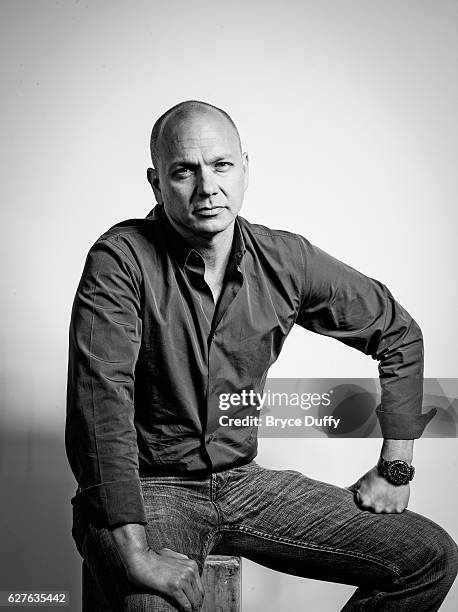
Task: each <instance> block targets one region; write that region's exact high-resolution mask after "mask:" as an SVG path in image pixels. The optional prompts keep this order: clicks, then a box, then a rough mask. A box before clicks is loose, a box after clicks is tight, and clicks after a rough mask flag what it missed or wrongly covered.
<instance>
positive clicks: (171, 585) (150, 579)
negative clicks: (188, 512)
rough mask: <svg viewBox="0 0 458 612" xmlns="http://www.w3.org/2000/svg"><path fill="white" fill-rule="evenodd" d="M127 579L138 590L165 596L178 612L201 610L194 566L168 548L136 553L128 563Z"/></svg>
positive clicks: (196, 572)
mask: <svg viewBox="0 0 458 612" xmlns="http://www.w3.org/2000/svg"><path fill="white" fill-rule="evenodd" d="M125 565H126V571H127V577H128V579H129V580H130V582H132V584H134V585H135V586H137V587H140V588H142V589H145V590H147V591H155V592H157V593H161V594H162V595H165V596H166V597H168V598H169V599H171V600H172V602H173V603H174V604H175V605H177V606H178V608H179V610H183V611H184V612H191V611H194V610H200V607H201V605H202V601H203V598H204V590H203V587H202V582H201V580H200V576H199V570H198V567H197V563H196V562H195V561H193V560H191V559H189V557H187V556H186V555H183V554H181V553H177V552H175V551H173V550H170V549H169V548H162V549H161V550H159V551H157V552H154V551H153V550H151V549H150V548H148V549H147V550H145V551H138V552H136V553H135V554H134V555H132V556H131V557H130V558H129V560H128V561H127V563H126V564H125Z"/></svg>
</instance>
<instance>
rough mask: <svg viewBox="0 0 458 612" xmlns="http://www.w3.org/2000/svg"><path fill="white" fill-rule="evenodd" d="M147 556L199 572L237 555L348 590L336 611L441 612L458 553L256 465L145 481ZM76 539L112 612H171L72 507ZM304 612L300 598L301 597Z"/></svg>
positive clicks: (338, 496) (286, 473) (429, 534)
mask: <svg viewBox="0 0 458 612" xmlns="http://www.w3.org/2000/svg"><path fill="white" fill-rule="evenodd" d="M141 482H142V489H143V496H144V501H145V507H146V513H147V518H148V524H147V525H146V527H145V528H146V535H147V539H148V543H149V545H150V546H151V547H152V548H153V549H156V550H158V549H161V548H164V547H167V548H171V549H172V550H175V551H177V552H181V553H184V554H186V555H188V556H189V557H190V558H191V559H194V560H195V561H196V562H197V563H198V565H199V570H200V571H202V568H203V564H204V560H205V557H206V555H207V554H209V553H210V552H212V553H219V554H231V555H240V556H243V557H246V558H248V559H251V560H253V561H255V562H257V563H260V564H262V565H265V566H267V567H270V568H273V569H276V570H280V571H282V572H286V573H289V574H294V575H297V576H303V577H310V578H314V579H321V580H327V581H333V582H340V583H345V584H351V585H355V586H357V587H358V588H357V589H356V591H355V593H354V594H353V596H352V597H351V598H350V600H349V601H348V602H347V603H346V605H345V606H344V608H343V610H344V611H345V612H350V611H353V610H358V611H361V610H377V611H381V610H384V611H387V612H388V611H395V610H396V612H407V611H409V612H411V611H412V610H415V612H426V611H433V610H438V609H439V607H440V605H441V602H442V601H443V599H444V597H445V595H446V594H447V592H448V590H449V589H450V587H451V585H452V583H453V580H454V578H455V576H456V573H457V565H458V561H457V547H456V545H455V543H454V541H453V540H452V539H451V538H450V536H449V535H448V534H447V533H446V532H445V531H444V530H443V529H442V528H441V527H439V526H438V525H436V524H435V523H433V522H432V521H430V520H429V519H427V518H425V517H423V516H420V515H418V514H416V513H414V512H411V511H409V510H406V511H404V512H403V513H402V514H374V513H371V512H368V511H364V510H361V509H360V508H359V507H358V506H357V505H356V503H355V501H354V496H353V494H352V493H351V492H349V491H347V490H346V489H342V488H339V487H336V486H333V485H330V484H325V483H322V482H319V481H317V480H313V479H311V478H308V477H307V476H304V475H303V474H301V473H300V472H297V471H294V470H270V469H266V468H263V467H261V466H260V465H258V464H257V463H256V462H255V461H252V462H251V463H249V464H247V465H244V466H241V467H237V468H232V469H229V470H226V471H222V472H219V473H214V474H212V475H209V476H208V477H204V478H194V477H192V476H185V477H177V476H161V477H153V478H149V477H148V478H142V479H141ZM73 537H74V539H75V542H76V545H77V548H78V550H79V552H80V554H81V555H82V557H83V558H84V559H85V560H86V562H87V563H88V565H89V567H90V569H91V570H92V573H93V574H94V576H95V577H96V579H97V581H98V583H99V584H100V586H101V588H102V590H103V592H104V593H105V596H106V598H107V600H108V601H109V602H110V605H111V606H112V609H113V610H115V611H123V612H128V611H129V612H130V611H133V610H136V611H146V610H148V611H172V610H175V608H174V607H173V606H172V605H171V604H170V603H167V602H166V601H165V600H164V599H163V598H162V597H161V596H159V595H154V594H148V593H139V592H138V589H136V588H135V587H134V586H133V585H131V584H130V583H129V582H128V580H127V578H126V574H125V570H124V567H123V565H122V562H121V560H120V557H119V554H118V552H117V549H116V546H115V544H114V541H113V539H112V535H111V532H110V530H108V529H105V528H100V529H98V528H95V527H94V526H92V525H89V524H87V523H85V521H84V519H83V517H82V516H81V514H80V513H79V512H78V511H76V510H74V524H73ZM304 602H305V603H304V608H303V609H304V610H306V609H307V593H306V592H305V593H304Z"/></svg>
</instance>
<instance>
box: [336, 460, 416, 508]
mask: <svg viewBox="0 0 458 612" xmlns="http://www.w3.org/2000/svg"><path fill="white" fill-rule="evenodd" d="M348 490H349V491H353V492H354V493H355V500H356V503H357V504H358V506H360V507H361V508H363V509H364V510H370V511H372V512H376V513H377V514H380V513H401V512H404V510H405V509H406V508H407V504H408V503H409V496H410V485H408V484H407V485H401V486H399V487H396V486H394V485H392V484H390V483H389V482H388V481H387V480H385V478H383V477H382V476H380V475H379V473H378V471H377V468H376V467H373V468H372V469H371V470H369V472H367V473H366V474H364V476H362V477H361V478H360V479H359V480H358V481H357V482H356V483H355V484H354V485H352V486H351V487H348Z"/></svg>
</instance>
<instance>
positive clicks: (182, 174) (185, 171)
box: [173, 168, 191, 178]
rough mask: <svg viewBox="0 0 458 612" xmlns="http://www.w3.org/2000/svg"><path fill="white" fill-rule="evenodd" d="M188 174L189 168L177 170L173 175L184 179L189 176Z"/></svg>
mask: <svg viewBox="0 0 458 612" xmlns="http://www.w3.org/2000/svg"><path fill="white" fill-rule="evenodd" d="M190 174H191V170H190V169H189V168H177V169H176V170H175V172H174V173H173V175H174V176H176V177H177V178H185V177H187V176H190Z"/></svg>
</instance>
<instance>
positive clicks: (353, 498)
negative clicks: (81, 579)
mask: <svg viewBox="0 0 458 612" xmlns="http://www.w3.org/2000/svg"><path fill="white" fill-rule="evenodd" d="M151 155H152V160H153V166H154V167H153V168H150V169H149V170H148V172H147V176H148V181H149V182H150V184H151V186H152V188H153V191H154V195H155V198H156V201H157V205H156V206H155V207H154V209H153V211H152V212H151V213H150V214H149V215H148V216H147V217H146V219H132V220H129V221H125V222H123V223H120V224H118V225H115V226H114V227H112V228H111V229H110V230H108V232H106V233H105V234H104V235H103V236H101V237H100V238H99V239H98V240H97V241H96V243H95V244H94V246H93V247H92V248H91V250H90V252H89V255H88V258H87V261H86V265H85V268H84V271H83V275H82V278H81V281H80V284H79V287H78V290H77V294H76V297H75V303H74V307H73V312H72V321H71V326H70V351H69V376H68V407H67V425H66V448H67V454H68V458H69V461H70V464H71V467H72V470H73V472H74V474H75V477H76V479H77V481H78V489H77V492H76V495H75V497H74V498H73V499H72V503H73V507H74V523H73V536H74V538H75V542H76V545H77V547H78V550H79V552H80V553H81V555H82V557H83V558H84V559H85V561H86V563H87V564H88V566H89V568H90V570H91V572H92V573H93V575H94V577H95V578H96V579H97V582H98V583H99V585H100V587H101V589H102V591H103V593H104V595H105V598H106V599H107V601H108V602H109V605H110V607H111V609H113V610H198V609H199V608H200V606H201V603H202V597H203V591H202V584H201V580H200V574H201V572H202V568H203V563H204V561H205V557H206V556H207V554H208V553H210V552H214V553H216V552H218V553H223V554H236V555H242V556H245V557H247V558H249V559H252V560H253V561H255V562H258V563H261V564H263V565H266V566H268V567H270V568H274V569H278V570H280V571H283V572H288V573H291V574H295V575H299V576H304V577H311V578H315V579H322V580H327V581H336V582H341V583H347V584H352V585H355V586H357V587H358V588H357V589H356V591H355V593H354V595H353V596H352V597H351V599H350V600H349V601H348V602H347V604H346V605H345V606H344V608H343V609H344V610H346V611H350V610H369V609H370V610H386V611H391V610H392V611H394V610H396V611H400V610H401V611H402V610H405V611H407V610H409V611H411V610H414V609H415V610H422V611H432V610H437V609H439V607H440V604H441V602H442V601H443V599H444V597H445V595H446V593H447V591H448V590H449V588H450V586H451V584H452V582H453V580H454V577H455V575H456V571H457V554H456V545H455V543H454V542H453V540H452V539H451V538H450V537H449V536H448V534H447V533H445V532H444V531H443V530H442V529H441V528H440V527H439V526H438V525H436V524H434V523H433V522H431V521H429V520H428V519H426V518H424V517H422V516H419V515H418V514H415V513H413V512H410V511H409V510H406V507H407V504H408V499H409V486H410V481H411V480H412V478H413V473H414V470H413V468H412V466H411V461H412V453H413V450H412V449H413V440H414V439H415V438H418V437H419V436H421V434H422V432H423V430H424V428H425V426H426V424H427V422H428V421H429V420H430V418H432V416H433V413H428V414H422V413H421V403H422V375H423V344H422V336H421V332H420V329H419V327H418V325H417V324H416V323H415V321H414V320H413V319H412V317H411V316H410V315H409V314H408V312H407V311H406V310H405V309H404V308H403V307H402V306H400V304H398V303H397V302H396V300H395V299H394V298H393V296H392V294H391V293H390V291H389V290H388V289H387V287H386V286H385V285H383V284H382V283H380V282H379V281H376V280H374V279H371V278H368V277H366V276H364V275H363V274H361V273H360V272H358V271H357V270H355V269H354V268H351V267H350V266H347V265H346V264H344V263H342V262H340V261H338V260H337V259H335V258H333V257H331V256H330V255H328V254H327V253H325V252H324V251H322V250H321V249H319V248H318V247H316V246H314V245H312V244H311V243H310V242H309V241H308V240H307V239H306V238H304V237H303V236H301V235H299V234H294V233H291V232H286V231H279V230H273V229H270V228H268V227H265V226H263V225H258V224H253V223H250V222H248V221H247V220H246V219H244V218H243V217H241V216H240V215H239V211H240V209H241V207H242V203H243V197H244V193H245V190H246V188H247V185H248V156H247V154H246V153H243V152H242V148H241V144H240V138H239V134H238V131H237V128H236V126H235V124H234V122H233V121H232V119H231V118H230V117H229V116H228V115H227V113H225V112H224V111H223V110H221V109H219V108H216V107H214V106H212V105H210V104H207V103H204V102H198V101H188V102H184V103H180V104H178V105H177V106H175V107H173V108H172V109H170V110H168V111H167V112H166V113H165V114H164V115H163V116H162V117H160V118H159V119H158V121H157V122H156V124H155V125H154V128H153V131H152V136H151ZM295 323H296V324H298V325H300V326H302V327H304V328H306V329H308V330H311V331H314V332H316V333H319V334H324V335H327V336H330V337H334V338H336V339H338V340H339V341H341V342H344V343H345V344H347V345H348V346H350V347H353V348H356V349H358V350H360V351H362V352H364V353H366V354H367V355H370V356H372V357H373V358H374V359H377V360H378V361H379V371H380V383H381V386H382V405H381V406H380V407H379V408H378V409H377V416H378V419H379V422H380V427H381V430H382V434H383V436H384V441H383V445H382V448H381V454H380V458H379V460H378V462H377V465H376V466H374V467H372V468H371V469H369V471H367V472H366V473H365V474H364V475H363V476H362V477H361V478H360V479H359V481H358V482H357V483H356V485H355V486H354V487H352V490H347V489H342V488H339V487H335V486H332V485H329V484H325V483H322V482H318V481H316V480H313V479H311V478H309V477H307V476H306V475H304V474H301V473H299V472H297V471H291V470H269V469H266V468H263V467H262V466H260V465H259V464H258V463H257V462H256V461H255V457H256V451H257V428H256V425H252V426H251V425H250V426H233V427H227V426H224V425H222V424H221V421H220V416H221V410H220V409H219V401H218V400H219V398H220V397H221V394H222V393H240V392H242V391H243V390H245V391H246V390H253V391H254V392H256V393H262V390H263V387H264V383H265V380H266V376H267V371H268V368H269V367H270V365H271V364H272V363H273V362H274V361H275V360H276V359H277V357H278V355H279V353H280V351H281V347H282V345H283V342H284V340H285V338H286V336H287V335H288V333H289V331H290V330H291V328H292V326H293V325H294V324H295ZM257 414H258V412H257V406H256V405H251V404H250V405H243V406H238V407H233V408H232V411H231V416H233V417H244V416H249V417H250V416H254V415H257ZM247 422H251V421H247ZM305 596H306V594H305ZM304 609H307V605H306V604H304Z"/></svg>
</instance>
